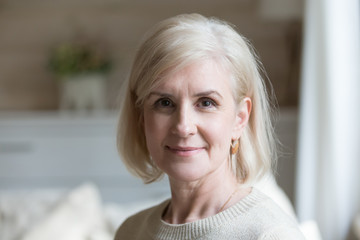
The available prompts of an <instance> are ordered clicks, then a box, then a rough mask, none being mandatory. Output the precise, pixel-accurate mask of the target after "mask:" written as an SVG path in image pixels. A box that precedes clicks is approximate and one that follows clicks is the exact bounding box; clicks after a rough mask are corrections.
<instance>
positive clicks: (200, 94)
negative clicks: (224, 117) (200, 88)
mask: <svg viewBox="0 0 360 240" xmlns="http://www.w3.org/2000/svg"><path fill="white" fill-rule="evenodd" d="M213 94H215V95H217V96H218V97H220V98H221V99H223V96H222V95H221V94H220V93H219V92H218V91H215V90H209V91H205V92H200V93H197V94H195V97H204V96H209V95H213Z"/></svg>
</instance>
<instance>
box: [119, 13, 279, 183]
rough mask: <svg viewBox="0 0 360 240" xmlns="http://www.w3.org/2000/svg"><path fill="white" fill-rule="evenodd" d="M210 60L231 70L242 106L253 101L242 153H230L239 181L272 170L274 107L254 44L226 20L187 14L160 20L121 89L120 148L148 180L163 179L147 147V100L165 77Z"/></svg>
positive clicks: (236, 97) (131, 168) (136, 171)
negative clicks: (144, 116) (145, 120)
mask: <svg viewBox="0 0 360 240" xmlns="http://www.w3.org/2000/svg"><path fill="white" fill-rule="evenodd" d="M205 59H213V60H214V61H217V64H219V66H221V67H224V68H226V69H227V70H228V71H230V73H231V76H232V79H231V81H232V84H233V85H234V87H233V89H234V90H233V97H234V100H235V101H236V103H237V104H240V103H241V101H242V100H243V99H244V97H249V98H250V99H251V101H252V112H251V115H250V118H249V122H248V124H247V126H246V128H245V130H244V131H243V133H242V135H241V137H240V140H239V141H240V147H239V151H238V152H237V153H236V154H235V156H232V157H231V158H230V157H229V159H232V161H231V166H232V168H233V171H234V172H235V174H236V177H237V179H238V181H239V183H242V184H252V183H254V182H255V181H256V180H258V179H259V178H261V177H262V176H264V175H265V174H266V173H268V172H269V171H271V169H272V166H273V165H274V163H275V161H276V148H275V147H276V144H275V143H276V141H275V135H274V131H273V127H272V123H271V118H270V115H271V114H270V110H271V106H270V104H269V97H268V94H267V91H266V88H265V84H264V81H263V78H262V74H261V73H262V71H263V68H262V65H261V63H260V62H259V61H258V60H257V57H256V54H255V52H254V50H253V48H252V47H251V45H250V44H249V42H248V41H247V40H246V39H245V38H244V37H242V36H241V35H239V34H238V33H237V32H236V31H235V30H234V28H233V27H232V26H231V25H230V24H228V23H226V22H224V21H221V20H218V19H215V18H207V17H204V16H202V15H199V14H183V15H178V16H175V17H172V18H169V19H166V20H163V21H161V22H160V23H158V24H157V25H155V26H154V28H152V29H151V30H150V31H149V32H148V33H147V35H146V36H145V39H144V40H143V42H142V43H141V45H140V47H139V49H138V51H137V54H136V56H135V60H134V62H133V65H132V69H131V72H130V76H129V78H128V79H127V81H126V82H125V83H126V84H125V86H124V87H123V89H122V90H123V91H125V92H124V93H123V94H122V97H124V98H123V102H122V106H121V111H120V117H119V123H118V132H117V147H118V151H119V153H120V156H121V157H122V160H123V161H124V163H125V165H126V166H127V168H128V169H129V171H130V172H131V173H132V174H134V175H136V176H138V177H140V178H142V180H143V181H144V182H145V183H150V182H153V181H156V180H158V179H160V178H161V177H162V175H163V172H162V170H161V169H159V168H158V167H157V166H156V165H155V164H154V162H153V161H152V159H151V156H150V155H149V152H148V149H147V146H146V140H145V134H144V128H143V116H142V114H143V102H144V100H145V99H146V98H147V96H148V95H149V93H150V92H151V90H152V89H153V88H154V87H156V85H157V84H159V82H160V81H161V80H162V79H164V75H167V74H171V73H173V72H175V71H177V70H179V69H182V68H184V67H186V66H188V65H189V64H192V63H194V62H199V61H202V60H205ZM229 149H230V146H229ZM229 156H230V151H229Z"/></svg>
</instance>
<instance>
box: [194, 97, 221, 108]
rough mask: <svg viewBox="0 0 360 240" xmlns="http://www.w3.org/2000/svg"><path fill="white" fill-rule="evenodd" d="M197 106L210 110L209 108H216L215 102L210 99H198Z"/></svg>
mask: <svg viewBox="0 0 360 240" xmlns="http://www.w3.org/2000/svg"><path fill="white" fill-rule="evenodd" d="M197 105H198V107H201V108H211V107H216V106H217V104H216V102H215V101H214V100H212V99H210V98H202V99H200V101H199V103H198V104H197Z"/></svg>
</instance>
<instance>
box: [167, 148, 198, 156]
mask: <svg viewBox="0 0 360 240" xmlns="http://www.w3.org/2000/svg"><path fill="white" fill-rule="evenodd" d="M165 148H166V149H167V150H169V151H170V152H171V153H174V154H176V155H178V156H182V157H190V156H194V155H196V154H198V153H199V152H201V151H202V150H204V148H203V147H170V146H166V147H165Z"/></svg>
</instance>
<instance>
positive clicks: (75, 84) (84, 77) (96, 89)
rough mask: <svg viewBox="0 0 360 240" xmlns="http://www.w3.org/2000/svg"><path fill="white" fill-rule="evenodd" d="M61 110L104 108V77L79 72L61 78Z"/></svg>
mask: <svg viewBox="0 0 360 240" xmlns="http://www.w3.org/2000/svg"><path fill="white" fill-rule="evenodd" d="M60 88H61V89H60V90H61V91H60V109H61V110H77V111H82V110H99V109H105V108H106V103H105V102H106V101H105V98H106V77H105V76H104V75H103V74H79V75H74V76H70V77H66V78H64V79H62V81H61V85H60Z"/></svg>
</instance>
